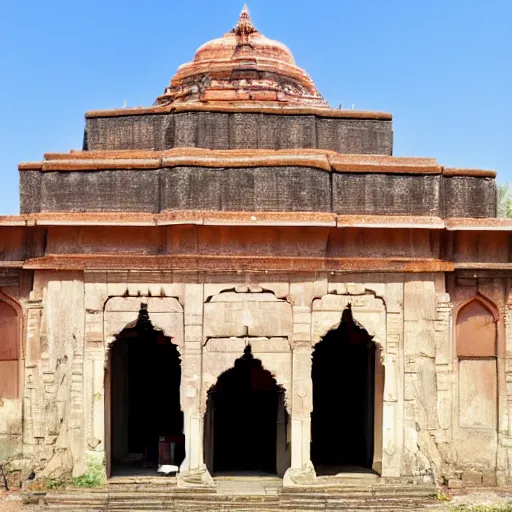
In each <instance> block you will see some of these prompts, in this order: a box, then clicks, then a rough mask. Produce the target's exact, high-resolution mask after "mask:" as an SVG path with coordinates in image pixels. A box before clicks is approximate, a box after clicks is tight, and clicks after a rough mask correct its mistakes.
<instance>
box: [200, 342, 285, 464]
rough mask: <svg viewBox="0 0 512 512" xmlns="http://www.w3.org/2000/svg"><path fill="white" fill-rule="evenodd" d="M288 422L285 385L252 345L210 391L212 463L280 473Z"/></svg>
mask: <svg viewBox="0 0 512 512" xmlns="http://www.w3.org/2000/svg"><path fill="white" fill-rule="evenodd" d="M286 423H287V414H286V412H285V409H284V390H283V389H282V388H281V387H279V386H278V385H277V383H276V381H275V379H274V378H273V377H272V374H271V373H270V372H268V371H267V370H265V369H264V368H263V366H262V364H261V361H259V360H258V359H255V358H254V356H253V354H252V352H251V347H250V345H249V346H248V347H247V348H246V349H245V352H244V355H243V356H242V357H241V358H240V359H237V360H236V362H235V366H234V368H232V369H231V370H228V371H227V372H224V373H223V374H222V375H221V376H220V377H219V379H218V381H217V383H216V384H215V386H214V387H213V388H211V390H210V391H209V394H208V405H207V413H206V416H205V454H206V463H207V466H208V469H209V470H210V471H211V472H212V473H215V474H219V473H221V474H226V473H233V474H240V473H244V474H259V473H264V474H276V473H277V471H278V470H277V462H276V460H278V457H286ZM283 431H284V435H283Z"/></svg>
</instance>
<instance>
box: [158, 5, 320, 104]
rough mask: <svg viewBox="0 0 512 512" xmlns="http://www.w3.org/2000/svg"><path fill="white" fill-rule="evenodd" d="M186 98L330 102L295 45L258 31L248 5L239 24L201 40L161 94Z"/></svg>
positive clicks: (162, 99) (168, 100)
mask: <svg viewBox="0 0 512 512" xmlns="http://www.w3.org/2000/svg"><path fill="white" fill-rule="evenodd" d="M183 103H203V104H204V103H208V104H209V103H217V104H218V103H220V104H279V105H282V106H312V107H324V108H328V107H329V106H328V104H327V102H326V101H325V100H324V99H323V98H322V96H321V95H320V93H319V92H318V91H317V89H316V87H315V84H314V83H313V81H312V80H311V78H310V77H309V75H308V74H307V73H306V72H305V71H304V70H302V69H301V68H299V67H298V66H297V65H296V64H295V60H294V58H293V55H292V53H291V52H290V50H289V49H288V48H287V47H286V46H285V45H284V44H282V43H280V42H278V41H273V40H272V39H268V38H267V37H265V36H264V35H263V34H261V33H260V32H258V30H257V29H256V28H255V27H254V25H253V24H252V21H251V18H250V16H249V11H248V9H247V6H244V8H243V10H242V13H241V14H240V19H239V20H238V24H237V25H236V27H235V28H234V29H233V30H231V31H230V32H228V33H227V34H225V35H224V36H223V37H221V38H218V39H213V40H212V41H209V42H207V43H205V44H204V45H203V46H201V47H200V48H199V49H198V50H197V51H196V54H195V56H194V60H193V61H192V62H189V63H187V64H183V65H182V66H180V67H179V68H178V72H177V73H176V75H175V76H174V77H173V78H172V80H171V82H170V84H169V86H168V87H167V88H166V89H165V92H164V94H162V95H161V96H159V97H158V98H157V100H156V104H157V105H170V104H183Z"/></svg>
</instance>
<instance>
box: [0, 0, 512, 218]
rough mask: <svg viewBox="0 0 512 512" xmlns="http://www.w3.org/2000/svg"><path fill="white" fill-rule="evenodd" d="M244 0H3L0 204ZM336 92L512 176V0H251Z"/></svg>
mask: <svg viewBox="0 0 512 512" xmlns="http://www.w3.org/2000/svg"><path fill="white" fill-rule="evenodd" d="M242 4H243V0H242V1H240V0H209V1H208V0H195V1H194V2H191V1H188V2H187V1H174V0H145V1H140V0H139V1H135V0H122V1H121V0H87V1H85V2H78V1H75V0H45V1H41V0H0V69H1V71H2V79H1V80H0V150H1V154H0V173H1V178H2V182H1V187H0V213H3V214H11V213H17V212H18V171H17V164H18V163H19V162H21V161H30V160H40V159H41V158H42V155H43V153H44V152H48V151H68V150H69V149H72V148H80V147H81V144H82V137H83V127H84V117H83V114H84V112H85V111H87V110H93V109H104V108H115V107H122V106H123V102H124V101H125V100H126V102H127V105H128V106H135V105H145V106H147V105H151V104H152V103H153V101H154V99H155V98H156V96H157V95H159V94H160V93H161V92H162V91H163V89H164V87H165V85H166V84H167V82H168V81H169V79H170V78H171V76H172V75H173V74H174V73H175V71H176V68H177V66H178V65H179V64H181V63H183V62H187V61H189V60H191V59H192V57H193V55H194V51H195V50H196V49H197V47H198V46H200V45H201V44H202V43H203V42H205V41H207V40H209V39H212V38H214V37H219V36H221V35H222V34H224V33H225V32H227V31H228V30H229V29H231V28H232V27H233V26H234V25H235V23H236V20H237V19H238V14H239V12H240V10H241V8H242ZM249 9H250V11H251V14H252V18H253V21H254V23H255V25H256V27H257V28H258V29H259V30H260V31H261V32H263V33H264V34H265V35H267V36H268V37H271V38H273V39H278V40H280V41H282V42H283V43H285V44H286V45H288V46H289V47H290V49H291V50H292V52H293V53H294V55H295V58H296V61H297V63H298V64H299V65H300V66H301V67H303V68H304V69H306V70H307V71H308V72H309V73H310V75H311V76H312V78H313V79H314V80H315V82H316V84H317V87H318V89H319V90H320V92H321V93H322V94H323V95H324V96H325V97H326V99H327V100H328V101H329V103H330V104H331V106H333V107H337V106H338V105H339V104H340V103H341V104H342V105H343V106H344V107H350V106H352V104H354V105H355V108H357V109H369V110H382V111H387V112H392V113H393V115H394V132H395V155H409V156H429V157H436V158H437V159H438V161H439V162H440V163H442V164H445V165H448V166H456V167H471V168H493V169H496V170H498V172H499V180H500V181H501V182H506V181H512V157H511V151H512V128H511V126H512V100H511V94H512V0H308V1H306V0H302V1H301V0H249Z"/></svg>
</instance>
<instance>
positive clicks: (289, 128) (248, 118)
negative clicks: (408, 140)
mask: <svg viewBox="0 0 512 512" xmlns="http://www.w3.org/2000/svg"><path fill="white" fill-rule="evenodd" d="M86 139H87V147H86V148H84V149H89V150H114V149H153V150H163V149H170V148H174V147H198V148H208V149H244V148H261V149H287V148H319V149H330V150H334V151H338V152H339V153H351V154H377V155H391V154H392V151H393V131H392V123H391V121H388V120H373V119H340V118H324V117H318V116H315V115H282V114H263V113H260V114H259V113H241V112H238V113H223V112H183V113H169V114H160V115H140V116H124V117H92V118H91V117H90V118H88V119H87V125H86Z"/></svg>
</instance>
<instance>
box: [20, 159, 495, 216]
mask: <svg viewBox="0 0 512 512" xmlns="http://www.w3.org/2000/svg"><path fill="white" fill-rule="evenodd" d="M34 174H38V175H39V177H38V178H35V177H34V176H33V175H34ZM455 180H456V181H455ZM20 189H21V212H22V213H37V212H105V211H128V212H149V213H158V212H163V211H179V210H204V211H211V210H213V211H263V212H266V211H277V212H279V211H282V212H333V213H341V214H356V215H357V214H366V215H431V216H438V217H453V216H455V217H493V216H495V214H496V184H495V181H494V180H493V179H489V178H475V177H471V176H459V177H446V176H441V175H431V174H428V175H421V174H414V175H404V174H383V173H382V174H380V173H355V172H354V173H351V172H343V173H336V172H333V173H329V172H326V171H322V170H319V169H313V168H308V167H293V166H290V167H254V168H208V167H172V168H163V169H156V170H122V169H120V170H103V171H102V170H100V171H83V170H81V171H67V172H56V171H54V172H49V171H45V172H41V171H27V170H25V171H23V172H21V173H20Z"/></svg>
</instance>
